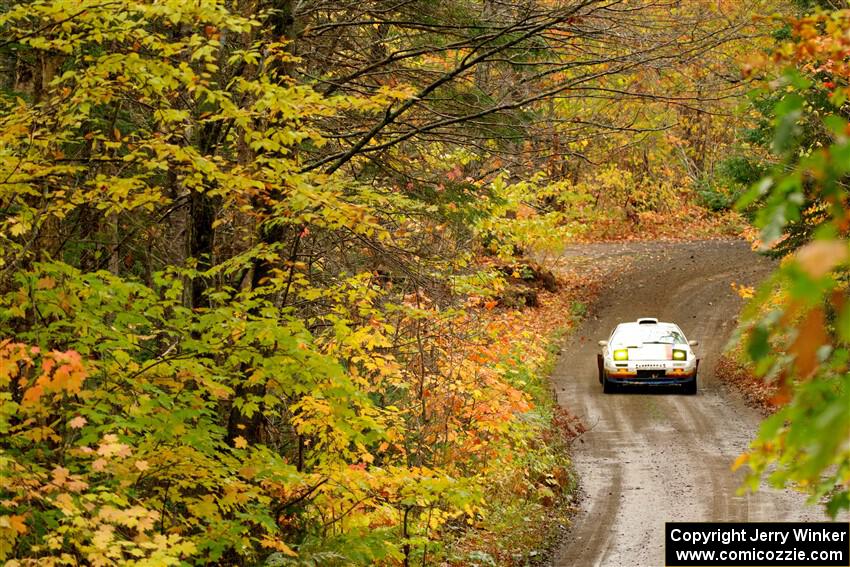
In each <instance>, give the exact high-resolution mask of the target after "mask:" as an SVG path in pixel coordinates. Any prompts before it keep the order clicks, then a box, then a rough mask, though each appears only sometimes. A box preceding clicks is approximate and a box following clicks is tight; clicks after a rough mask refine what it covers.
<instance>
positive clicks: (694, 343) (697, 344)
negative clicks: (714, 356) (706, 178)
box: [688, 341, 699, 346]
mask: <svg viewBox="0 0 850 567" xmlns="http://www.w3.org/2000/svg"><path fill="white" fill-rule="evenodd" d="M688 346H699V341H688Z"/></svg>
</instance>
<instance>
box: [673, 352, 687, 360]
mask: <svg viewBox="0 0 850 567" xmlns="http://www.w3.org/2000/svg"><path fill="white" fill-rule="evenodd" d="M687 358H688V352H687V351H685V350H676V349H673V360H685V359H687Z"/></svg>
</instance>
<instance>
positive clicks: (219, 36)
mask: <svg viewBox="0 0 850 567" xmlns="http://www.w3.org/2000/svg"><path fill="white" fill-rule="evenodd" d="M740 4H747V5H746V6H741V5H740ZM774 8H775V6H771V5H769V4H765V5H763V4H761V3H758V2H751V3H739V2H732V1H725V0H719V1H718V0H711V1H708V0H689V1H683V2H678V1H677V2H656V1H654V0H627V1H622V0H563V1H554V0H523V1H521V2H503V1H500V0H465V1H462V2H447V1H446V2H443V1H433V0H427V1H426V0H406V1H405V0H402V1H399V0H359V1H357V2H354V1H343V2H336V1H334V2H330V1H324V0H299V1H296V0H253V1H247V2H235V1H230V0H195V1H185V0H164V1H136V0H32V1H20V2H17V1H9V0H4V1H0V66H2V69H3V73H2V74H1V75H0V432H2V434H3V438H2V441H0V446H2V453H0V471H2V473H0V495H2V497H1V498H2V499H1V500H0V559H8V558H13V557H14V558H17V559H18V560H20V561H21V562H23V563H26V562H29V563H31V564H39V565H50V564H55V565H59V564H75V563H85V564H94V565H98V564H100V565H105V564H113V563H119V562H147V563H148V564H151V565H161V564H176V563H178V562H180V561H185V562H189V563H216V564H222V565H248V564H252V565H253V564H261V563H263V562H265V563H266V564H270V565H271V564H276V565H282V564H305V565H316V564H322V565H331V564H363V565H371V564H376V563H385V564H401V563H404V564H411V563H417V564H423V565H424V564H427V563H428V562H429V561H430V560H431V558H440V559H441V560H442V559H445V558H446V557H447V555H448V553H449V552H448V547H449V545H448V544H447V543H446V542H451V541H455V540H457V539H458V538H460V537H462V536H461V535H459V534H462V533H463V532H464V530H465V529H467V528H469V527H470V526H473V525H474V524H475V523H476V522H478V521H479V519H480V518H483V517H486V515H487V514H488V513H489V512H490V511H492V510H493V509H495V508H497V507H498V506H499V505H500V504H499V501H498V499H496V498H494V496H493V495H494V493H495V492H496V491H497V490H502V491H505V492H510V493H512V494H516V493H517V491H521V492H523V494H525V493H526V492H528V490H529V488H528V487H529V486H537V485H536V484H535V482H534V481H532V480H529V479H536V478H539V477H545V476H546V475H549V476H548V477H547V478H555V477H559V475H562V474H563V470H562V469H560V468H558V467H559V464H558V460H557V457H556V456H555V455H554V452H553V449H552V447H551V446H550V445H547V444H546V443H542V444H541V443H540V442H539V439H540V437H541V435H542V432H543V431H544V430H545V429H546V427H548V425H547V424H548V423H549V422H550V421H551V420H552V415H551V407H550V408H548V409H547V407H546V404H545V401H544V399H545V386H543V385H542V382H539V373H540V370H541V365H542V364H543V363H542V361H543V360H544V359H545V352H543V349H542V347H541V346H540V344H536V343H537V342H539V341H537V340H536V339H535V337H525V339H524V340H522V341H520V340H511V339H513V338H515V337H512V336H511V334H510V333H511V332H513V329H515V328H516V326H517V325H516V322H515V321H514V320H513V319H510V318H508V319H498V318H496V317H494V316H493V314H492V313H491V310H492V309H493V307H494V306H495V305H496V304H497V303H498V302H502V303H505V299H506V297H508V296H509V290H508V286H509V283H508V281H507V280H508V279H510V278H508V277H506V274H510V275H511V276H515V277H520V276H521V275H522V274H519V272H520V270H521V269H520V268H516V269H515V268H514V266H517V265H519V264H518V262H519V260H517V258H518V257H520V256H522V254H523V253H528V252H531V251H532V250H538V251H539V250H547V249H549V250H552V249H555V247H556V246H557V245H558V244H560V243H562V242H564V241H566V240H567V239H569V238H570V237H572V236H575V235H578V234H580V233H581V231H582V230H587V227H588V226H590V225H593V224H594V223H597V222H604V220H605V219H606V218H609V217H615V218H617V219H619V220H625V221H627V223H639V222H641V219H642V218H643V217H642V215H647V214H649V215H652V214H669V215H675V214H676V211H677V210H678V209H680V208H681V207H693V206H701V207H703V208H714V209H725V208H728V207H729V206H730V205H731V203H732V202H733V201H734V200H735V198H736V196H737V192H739V190H740V189H741V188H742V187H743V186H744V184H745V183H748V182H749V181H752V179H750V180H746V179H745V178H746V176H747V175H749V176H750V177H755V178H757V177H758V176H759V175H760V173H761V171H762V170H763V169H764V167H765V166H763V165H759V164H757V163H755V161H756V160H750V159H749V158H750V157H751V156H750V155H749V154H747V158H746V159H744V158H741V160H739V161H738V162H728V163H727V162H726V161H724V158H725V157H727V156H728V155H729V153H730V149H733V148H738V149H740V146H741V142H740V140H736V138H735V133H736V130H735V129H736V127H737V126H738V125H740V122H735V121H730V120H729V117H730V116H738V117H740V109H739V107H740V103H741V98H740V97H741V95H742V94H743V93H744V92H745V91H746V90H747V89H749V88H750V86H751V85H750V83H749V82H748V81H749V79H747V78H745V77H744V76H743V75H742V73H741V70H740V64H741V57H742V56H743V54H744V53H746V52H752V50H753V46H754V45H756V46H763V47H765V48H766V47H768V46H770V44H771V42H772V40H771V39H770V38H769V37H768V36H766V35H765V32H764V30H765V29H772V28H775V27H776V26H777V25H778V24H777V23H776V22H766V21H763V20H755V21H754V20H753V17H752V16H753V15H754V14H758V13H764V12H765V11H766V10H772V9H774ZM844 18H845V16H835V17H834V18H833V17H827V19H826V21H827V28H826V29H827V32H825V34H826V37H832V36H833V35H834V36H835V37H837V36H838V32H837V31H835V30H844V29H845V28H846V19H844ZM806 22H807V21H806V20H804V21H803V23H802V24H798V26H799V27H798V28H795V31H796V32H797V35H795V36H794V37H795V38H798V40H799V41H797V43H796V49H797V50H796V51H794V52H793V53H790V52H786V51H782V54H783V57H787V58H788V60H789V61H792V62H793V63H794V64H798V65H799V66H801V67H804V69H803V70H802V71H801V73H804V72H806V73H815V74H817V73H821V74H822V73H829V81H830V82H831V83H832V84H833V85H834V84H838V83H841V84H844V83H843V81H844V78H845V77H844V74H843V73H844V71H842V70H841V69H843V67H841V65H840V64H838V63H835V62H834V61H836V60H835V58H834V56H833V55H831V54H832V53H834V52H833V51H830V50H828V49H822V48H821V47H820V45H821V44H820V43H818V47H817V49H815V48H814V47H812V48H809V47H806V46H807V45H811V42H812V41H813V35H816V36H818V37H820V35H823V34H824V32H823V31H822V27H819V24H818V25H816V24H815V23H811V22H809V23H806ZM830 26H832V27H830ZM809 29H812V30H817V31H816V32H811V33H809V32H808V31H806V30H809ZM804 32H805V33H804ZM807 34H809V35H807ZM836 41H838V40H836ZM816 54H823V57H822V58H821V55H816ZM830 57H833V59H829V58H830ZM764 60H765V61H766V60H767V55H765V57H764ZM827 60H830V61H833V66H831V67H829V68H827V67H826V61H827ZM812 66H817V69H814V68H812ZM822 79H823V78H822V77H821V78H819V79H818V81H819V82H817V83H815V82H812V81H804V80H803V79H802V78H800V74H799V73H798V74H797V75H793V76H792V79H789V80H790V83H789V84H791V85H794V86H795V87H797V88H800V89H803V90H805V89H809V91H814V90H817V92H818V93H821V94H822V95H823V96H822V98H821V99H818V100H821V102H822V103H823V104H828V103H827V102H826V101H827V99H826V95H827V94H829V93H827V92H826V91H827V90H830V91H834V92H832V95H831V96H830V97H829V100H830V101H831V103H832V104H834V105H835V104H837V105H839V106H840V105H841V104H843V101H844V98H843V95H842V94H841V93H842V92H843V91H841V90H840V89H835V88H834V86H833V87H829V85H827V83H825V82H823V80H822ZM803 83H805V85H803ZM783 84H784V83H783ZM801 85H803V86H801ZM765 96H768V95H765ZM776 96H779V95H776ZM782 96H783V97H784V98H783V102H781V103H780V106H779V107H777V109H778V111H777V118H776V119H775V121H776V122H777V124H778V131H779V132H780V134H778V135H777V140H778V141H777V147H778V148H780V149H781V150H782V151H787V152H790V151H791V150H790V148H791V147H792V146H791V142H790V141H789V140H790V139H791V138H789V137H788V133H789V132H791V131H794V129H795V126H794V125H793V124H791V122H789V121H790V120H791V118H788V117H789V116H792V117H795V118H796V117H797V116H798V115H799V113H800V112H801V109H802V108H803V104H804V102H805V100H804V97H803V95H794V96H796V97H797V98H794V97H792V96H790V95H782ZM813 96H814V95H813ZM806 108H807V109H810V108H812V107H811V106H806ZM795 113H796V114H795ZM752 114H753V113H750V115H748V117H747V118H746V120H751V121H753V122H754V123H756V122H758V118H757V117H755V116H752ZM789 124H790V125H789ZM829 125H830V126H831V128H832V130H831V131H833V132H837V134H836V135H838V136H844V134H842V133H841V132H842V130H841V129H842V128H843V127H844V126H843V122H842V123H841V124H839V123H838V122H837V121H832V122H830V123H829ZM783 132H784V133H783ZM794 139H795V140H796V138H794ZM845 142H846V141H845V140H844V138H843V137H839V139H838V142H836V144H837V145H835V146H833V148H832V149H833V150H834V151H835V152H840V151H842V150H841V148H843V147H844V146H843V145H841V144H845ZM753 147H755V146H748V148H747V149H752V148H753ZM795 147H796V146H795ZM753 151H755V152H756V153H758V151H757V150H753ZM788 155H790V153H789V154H788ZM795 155H798V154H795ZM817 155H818V156H822V157H820V158H815V157H813V158H811V159H820V161H818V162H817V167H818V168H820V169H817V171H820V172H823V175H822V177H821V178H822V179H827V180H830V181H829V184H827V185H826V186H825V187H826V189H824V192H823V193H820V194H818V195H820V196H821V197H823V198H824V199H826V201H822V200H819V201H818V202H819V203H820V202H828V203H832V204H833V205H834V207H833V209H829V210H830V211H833V212H837V211H839V210H843V209H840V207H841V206H843V203H844V200H843V199H844V198H845V197H844V193H843V192H842V191H843V189H840V187H843V185H838V184H836V183H834V181H835V180H836V179H839V178H840V177H841V176H843V175H845V174H846V172H845V171H844V170H843V169H842V170H840V171H839V170H835V171H833V170H832V169H829V168H831V167H838V166H834V165H832V164H833V162H831V161H829V160H828V159H827V158H826V157H823V156H826V155H827V154H817ZM808 163H810V162H808V161H800V162H799V163H798V166H799V168H800V169H795V170H794V171H797V172H799V173H792V174H790V175H789V176H788V177H787V178H786V179H788V180H790V181H782V182H780V181H778V180H777V181H776V182H774V183H773V184H772V185H767V184H765V185H759V187H762V188H763V189H762V191H761V193H760V195H761V194H764V193H765V192H767V193H768V194H769V197H768V198H769V199H773V200H772V201H771V203H772V204H771V205H769V206H768V207H766V208H765V209H764V210H765V211H767V212H765V213H763V214H762V217H763V218H766V219H768V221H769V222H767V226H768V227H769V230H770V231H776V230H779V231H781V230H782V229H783V228H784V226H785V222H784V221H785V220H786V219H791V220H793V219H794V218H795V217H794V213H793V212H794V211H797V210H798V209H796V208H795V207H801V206H802V204H803V199H802V197H801V200H800V201H799V202H798V201H797V200H795V199H796V197H795V199H790V200H789V199H786V197H787V196H788V195H789V194H791V195H797V194H801V195H802V193H801V191H802V189H801V187H802V185H801V184H802V183H803V181H802V179H803V173H802V172H803V169H802V168H810V166H809V165H806V164H808ZM836 163H837V162H836ZM750 165H751V166H752V168H754V169H747V167H750ZM842 167H843V166H842ZM760 168H761V169H760ZM742 171H743V173H742ZM819 179H820V178H819ZM795 180H796V181H795ZM795 183H796V185H795ZM808 186H809V185H808V184H807V187H808ZM828 191H832V193H829V192H828ZM807 195H809V196H812V197H813V195H814V194H813V193H811V192H809V193H807ZM830 195H832V197H830ZM813 198H814V197H813ZM830 198H831V199H833V201H829V199H830ZM777 203H779V204H777ZM783 203H784V204H783ZM783 207H784V208H783ZM789 207H790V208H789ZM777 211H783V212H777ZM782 215H784V216H782ZM762 217H760V218H762ZM830 218H831V219H833V220H834V221H835V222H834V223H832V224H830V225H829V226H832V227H833V232H832V233H830V234H832V235H833V236H838V235H839V234H843V232H844V231H846V229H847V226H846V223H844V215H843V213H842V214H841V215H837V213H836V214H835V215H833V217H830ZM842 223H844V224H842ZM522 261H524V260H522ZM506 265H507V266H509V268H508V269H507V270H505V266H506ZM818 265H820V264H818ZM832 265H833V264H830V266H832ZM497 268H498V269H497ZM523 269H529V268H523ZM795 273H798V272H795ZM799 273H803V274H804V275H805V272H799ZM516 274H519V276H516ZM824 277H828V278H830V279H829V280H828V281H829V282H833V279H832V276H824ZM824 281H826V280H820V279H819V280H816V281H815V282H814V283H811V286H814V287H810V288H807V289H811V290H812V291H811V293H812V294H823V293H826V291H825V290H827V288H825V287H823V286H824V285H826V284H824ZM830 286H831V287H830ZM830 286H827V287H828V290H829V291H832V290H833V288H834V286H832V284H830ZM827 296H828V297H831V298H832V297H834V294H832V295H830V294H827ZM811 297H812V298H814V299H817V298H818V297H820V295H812V296H811ZM814 299H813V300H812V301H811V302H808V303H806V302H805V301H809V300H805V301H804V302H803V303H799V305H800V306H801V307H800V309H803V308H802V306H803V305H805V306H806V312H808V313H809V315H806V316H805V317H804V321H809V322H808V323H805V324H806V325H809V326H812V325H814V324H815V323H816V322H819V321H822V320H823V319H824V317H826V316H827V314H826V313H825V312H824V310H822V309H819V308H813V306H814V305H815V304H816V303H817V302H816V301H814ZM800 301H803V300H800ZM836 301H837V300H836ZM839 310H840V308H839ZM802 312H803V311H800V313H802ZM841 313H843V312H841ZM842 317H843V318H842ZM844 319H847V320H850V318H847V316H846V315H842V316H841V317H840V318H839V320H840V321H844ZM775 320H776V319H773V320H772V321H775ZM812 321H814V322H815V323H812ZM845 326H846V325H845ZM758 328H759V329H761V328H763V327H758ZM760 332H761V331H760ZM845 335H846V333H845ZM757 336H761V335H757ZM841 336H842V337H844V335H841ZM844 339H845V340H846V337H844ZM798 342H799V341H798ZM757 344H761V343H757ZM815 347H817V348H820V345H814V344H812V345H810V344H809V343H808V342H806V343H805V344H803V345H801V346H799V348H800V349H802V350H801V353H802V355H801V357H799V358H800V360H812V356H814V354H813V352H814V351H813V349H815ZM754 349H756V347H754ZM815 350H816V349H815ZM754 352H755V353H756V354H758V355H760V356H761V355H763V354H764V353H763V352H762V351H760V350H754ZM818 352H820V351H819V350H818ZM830 352H832V353H835V356H836V358H835V360H836V361H838V362H836V364H839V366H840V365H841V364H845V363H846V359H847V356H846V353H845V355H843V357H842V356H838V353H841V352H843V351H842V350H840V349H836V350H833V351H830ZM807 357H808V358H807ZM801 364H803V363H801ZM814 368H815V363H814V362H812V363H811V364H810V365H806V366H804V367H803V368H802V369H801V371H805V372H814V370H813V369H814ZM830 368H832V367H831V366H830ZM835 368H836V369H837V370H834V372H840V369H838V367H835ZM841 368H843V367H841ZM845 381H846V379H845ZM810 383H811V384H830V382H829V381H812V382H810ZM830 387H831V386H822V387H821V390H820V391H821V392H822V395H824V396H825V395H827V394H826V393H824V392H826V391H830V392H832V390H830ZM843 391H844V393H843V394H841V395H843V396H844V398H830V401H829V403H830V404H832V405H829V406H828V408H833V409H831V410H829V409H823V411H825V412H827V413H828V412H829V411H833V412H835V408H840V404H841V403H846V396H847V388H846V387H845V389H844V390H843ZM819 395H821V394H819ZM829 395H830V396H832V395H833V394H829ZM842 400H843V401H842ZM818 407H820V406H818ZM824 408H827V406H824ZM795 411H797V410H795ZM800 411H802V410H800ZM838 413H841V412H838ZM830 415H832V414H830ZM846 418H847V417H846V414H844V415H843V416H835V419H836V420H840V419H844V420H845V422H842V423H843V425H841V426H842V427H846ZM824 419H826V418H824ZM828 426H829V427H832V426H833V425H832V422H830V424H828ZM836 426H837V425H836ZM792 433H793V430H789V433H788V434H789V438H790V436H791V435H792ZM789 446H790V447H793V445H789ZM834 450H835V446H834V445H832V446H826V447H823V451H825V452H826V453H829V452H830V451H834ZM845 450H846V447H845ZM826 453H824V454H826ZM782 458H786V457H784V456H783V457H782ZM843 459H844V460H843V461H840V463H842V464H841V468H840V471H839V473H838V475H839V476H840V475H845V476H844V477H843V478H844V479H845V482H846V474H847V471H848V468H847V466H848V465H847V458H846V453H845V456H844V457H843ZM812 466H813V468H812V474H817V473H820V472H823V471H824V470H826V467H828V466H829V462H827V461H826V460H823V459H821V460H818V461H817V464H816V465H812ZM830 470H832V469H830ZM795 478H797V477H795ZM558 482H560V483H562V484H563V483H566V482H567V480H563V479H562V480H558ZM824 486H826V485H824ZM517 487H520V488H517ZM547 490H548V489H547ZM535 494H536V496H534V498H538V497H539V498H544V499H545V498H547V497H548V496H547V495H546V494H545V493H543V496H540V494H537V493H535ZM843 494H844V496H842V497H841V498H844V500H843V502H846V491H845V492H844V493H843ZM529 498H532V497H531V496H529ZM838 502H839V503H840V502H842V501H841V500H839V501H838Z"/></svg>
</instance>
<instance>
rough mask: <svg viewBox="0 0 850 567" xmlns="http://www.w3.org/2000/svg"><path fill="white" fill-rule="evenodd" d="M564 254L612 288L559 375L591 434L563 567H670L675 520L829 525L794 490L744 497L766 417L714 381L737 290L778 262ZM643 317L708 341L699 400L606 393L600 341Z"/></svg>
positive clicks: (713, 247)
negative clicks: (740, 464) (738, 463)
mask: <svg viewBox="0 0 850 567" xmlns="http://www.w3.org/2000/svg"><path fill="white" fill-rule="evenodd" d="M565 255H566V256H567V257H569V258H572V259H574V260H575V261H577V262H579V263H582V262H583V263H585V265H587V264H592V265H594V266H598V267H600V268H601V269H603V270H605V271H606V273H609V274H610V279H609V280H608V282H607V284H606V286H605V290H604V291H603V292H602V293H601V295H600V297H599V298H598V301H597V302H596V303H595V304H594V305H593V306H591V309H590V314H589V316H588V318H587V319H586V321H585V322H584V323H583V324H582V325H581V326H580V327H579V328H578V329H577V331H576V332H575V333H574V334H573V335H572V336H571V338H570V340H569V342H568V343H567V344H566V345H565V347H564V349H563V352H562V355H561V357H560V360H559V363H558V365H557V367H556V370H555V372H554V376H553V385H554V387H555V390H556V392H557V394H558V401H559V403H560V404H562V405H563V406H565V407H567V408H569V409H570V410H571V411H572V412H573V413H576V414H577V415H579V416H580V417H581V418H582V419H583V420H584V422H585V424H586V425H587V426H588V427H589V428H590V430H589V431H588V432H587V433H585V434H584V435H583V436H582V437H581V439H580V440H579V441H578V442H576V443H575V444H574V454H573V458H574V462H575V466H576V469H577V472H578V474H579V477H580V484H581V492H582V500H581V504H580V505H581V510H580V511H579V512H578V513H577V514H576V516H575V517H574V518H573V523H572V527H571V528H570V529H569V531H568V533H567V534H566V535H565V537H564V540H563V542H562V544H561V545H560V548H559V549H558V550H557V552H556V553H555V554H554V557H553V565H555V566H558V567H561V566H563V567H568V566H569V567H572V566H576V567H579V566H581V567H589V566H596V565H602V566H612V567H644V566H646V567H662V566H663V565H664V559H663V556H664V522H665V521H786V520H787V521H792V520H822V519H826V518H824V516H823V514H822V512H821V511H820V510H819V509H818V508H813V507H807V506H805V505H804V497H803V496H802V495H800V494H798V493H795V492H792V491H779V490H772V489H768V488H764V489H763V490H760V491H759V492H757V493H755V494H748V495H743V496H738V495H736V489H737V488H738V486H739V485H740V481H741V472H740V471H739V472H738V473H733V472H732V471H731V470H730V465H731V464H732V462H733V461H734V460H735V458H736V457H737V456H738V455H739V454H741V453H742V452H743V451H744V450H745V449H746V447H747V444H748V442H749V440H750V439H752V437H753V436H754V435H755V433H756V431H757V428H758V424H759V421H760V419H761V417H760V415H759V414H758V412H757V411H756V410H754V409H751V408H748V407H747V406H746V405H744V403H743V401H742V399H741V398H740V397H739V396H738V395H737V394H736V393H735V392H733V391H730V390H729V389H728V388H727V387H726V386H724V385H723V384H721V383H720V382H719V380H717V379H716V378H715V376H714V368H715V365H716V363H717V358H718V355H719V354H720V352H721V351H722V349H723V347H724V345H725V344H726V342H727V340H728V339H729V336H730V334H731V332H732V331H733V329H734V327H735V323H736V316H737V314H738V311H739V310H740V308H741V306H742V300H741V299H740V298H739V297H738V296H737V294H736V293H735V292H734V290H733V289H732V288H731V286H730V283H731V282H735V283H738V284H747V285H751V284H753V283H756V282H758V281H759V280H760V279H762V278H764V277H765V276H766V275H767V274H768V273H769V271H770V270H771V267H772V263H771V262H770V261H768V260H766V259H764V258H761V257H760V256H758V255H756V254H755V253H753V252H751V251H750V249H749V246H748V245H747V244H746V243H744V242H740V241H728V240H727V241H702V242H687V243H668V242H664V243H662V242H647V243H627V244H591V245H583V246H576V247H575V248H570V249H569V250H567V252H566V253H565ZM638 317H658V318H659V319H660V320H663V321H673V322H675V323H678V324H679V326H680V327H681V328H682V330H684V332H685V334H686V335H687V337H688V338H689V339H695V340H698V341H700V346H698V347H696V352H697V355H698V356H699V357H700V358H701V362H700V376H699V393H698V395H696V396H684V395H680V394H679V393H678V392H677V391H676V390H666V391H657V390H651V391H647V390H637V391H634V390H633V391H629V392H625V393H618V394H611V395H605V394H603V393H602V386H601V385H600V384H599V382H598V381H597V373H596V353H597V352H598V350H599V347H598V346H597V344H596V342H597V341H598V340H600V339H607V338H608V335H609V334H610V332H611V330H612V329H613V328H614V326H615V325H616V324H617V323H618V322H621V321H633V320H635V319H637V318H638Z"/></svg>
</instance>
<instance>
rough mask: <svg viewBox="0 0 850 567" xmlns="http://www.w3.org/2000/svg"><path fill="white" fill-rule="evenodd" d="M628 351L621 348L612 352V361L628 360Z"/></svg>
mask: <svg viewBox="0 0 850 567" xmlns="http://www.w3.org/2000/svg"><path fill="white" fill-rule="evenodd" d="M628 359H629V349H625V348H621V349H618V350H615V351H614V360H628Z"/></svg>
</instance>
